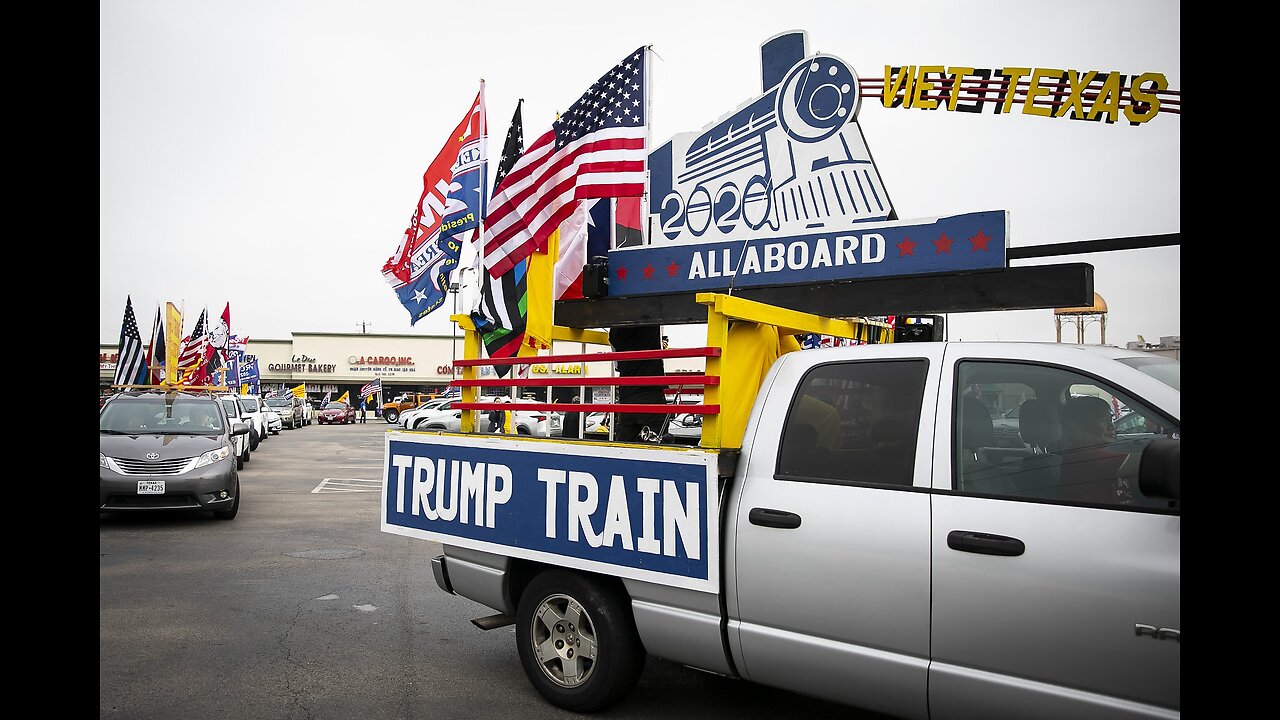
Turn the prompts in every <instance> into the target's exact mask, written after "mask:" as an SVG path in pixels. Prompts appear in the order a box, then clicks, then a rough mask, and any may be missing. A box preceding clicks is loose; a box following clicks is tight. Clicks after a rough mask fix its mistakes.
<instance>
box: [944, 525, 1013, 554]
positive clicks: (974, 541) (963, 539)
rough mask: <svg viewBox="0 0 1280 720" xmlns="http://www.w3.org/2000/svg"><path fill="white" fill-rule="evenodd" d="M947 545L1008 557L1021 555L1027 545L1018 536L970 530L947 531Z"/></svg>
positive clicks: (960, 549) (953, 547)
mask: <svg viewBox="0 0 1280 720" xmlns="http://www.w3.org/2000/svg"><path fill="white" fill-rule="evenodd" d="M947 547H949V548H951V549H952V550H959V551H960V552H971V553H979V554H981V555H1006V556H1009V557H1012V556H1015V555H1021V554H1022V553H1024V552H1026V550H1027V546H1026V545H1024V544H1023V542H1022V541H1021V540H1019V539H1018V538H1011V537H1005V536H1004V535H992V534H991V533H981V532H973V531H970V530H952V531H951V532H949V533H947Z"/></svg>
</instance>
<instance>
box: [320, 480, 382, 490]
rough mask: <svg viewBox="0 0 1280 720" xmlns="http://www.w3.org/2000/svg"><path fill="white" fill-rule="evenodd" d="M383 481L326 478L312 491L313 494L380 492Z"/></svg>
mask: <svg viewBox="0 0 1280 720" xmlns="http://www.w3.org/2000/svg"><path fill="white" fill-rule="evenodd" d="M381 490H382V481H381V480H365V479H363V478H325V479H323V480H321V481H320V484H319V485H317V486H315V489H313V490H312V491H311V493H312V494H318V493H327V492H329V493H334V492H380V491H381Z"/></svg>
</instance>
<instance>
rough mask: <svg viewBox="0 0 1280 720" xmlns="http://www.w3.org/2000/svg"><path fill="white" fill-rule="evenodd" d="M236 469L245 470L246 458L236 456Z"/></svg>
mask: <svg viewBox="0 0 1280 720" xmlns="http://www.w3.org/2000/svg"><path fill="white" fill-rule="evenodd" d="M236 469H237V470H243V469H244V456H243V455H236Z"/></svg>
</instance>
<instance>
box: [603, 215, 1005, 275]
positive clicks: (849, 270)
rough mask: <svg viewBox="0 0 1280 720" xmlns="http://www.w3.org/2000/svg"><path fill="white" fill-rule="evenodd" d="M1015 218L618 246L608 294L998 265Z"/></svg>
mask: <svg viewBox="0 0 1280 720" xmlns="http://www.w3.org/2000/svg"><path fill="white" fill-rule="evenodd" d="M1008 221H1009V214H1008V212H1006V211H1004V210H993V211H989V212H975V213H967V214H965V215H953V216H951V217H945V218H927V219H922V220H909V221H892V222H886V223H871V224H868V225H866V226H860V227H856V228H851V229H847V230H841V231H837V232H821V233H810V234H803V235H793V236H783V237H764V238H762V237H756V236H750V237H748V239H746V240H734V241H722V242H713V243H699V244H696V245H648V246H642V247H638V248H628V249H626V250H615V251H614V252H613V253H611V254H610V256H609V275H610V276H611V277H610V279H609V294H610V295H617V296H622V295H645V294H652V293H670V292H693V291H700V290H701V291H708V292H710V291H714V290H718V289H721V288H726V287H729V286H730V285H732V287H739V288H741V287H753V286H765V285H798V284H804V283H814V282H826V281H832V280H850V279H860V278H873V277H889V276H894V275H913V274H922V273H945V272H957V271H961V270H995V269H1000V268H1003V267H1004V266H1005V249H1006V241H1007V238H1008V235H1009V230H1008Z"/></svg>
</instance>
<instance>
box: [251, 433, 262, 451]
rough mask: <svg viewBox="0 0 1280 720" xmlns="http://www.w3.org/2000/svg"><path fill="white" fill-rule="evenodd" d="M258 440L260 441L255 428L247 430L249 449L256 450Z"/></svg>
mask: <svg viewBox="0 0 1280 720" xmlns="http://www.w3.org/2000/svg"><path fill="white" fill-rule="evenodd" d="M259 442H260V440H259V439H258V431H257V430H250V431H249V449H250V450H257V449H258V443H259Z"/></svg>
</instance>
